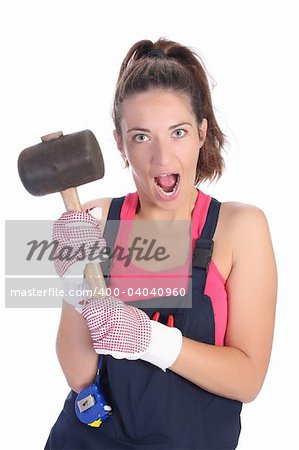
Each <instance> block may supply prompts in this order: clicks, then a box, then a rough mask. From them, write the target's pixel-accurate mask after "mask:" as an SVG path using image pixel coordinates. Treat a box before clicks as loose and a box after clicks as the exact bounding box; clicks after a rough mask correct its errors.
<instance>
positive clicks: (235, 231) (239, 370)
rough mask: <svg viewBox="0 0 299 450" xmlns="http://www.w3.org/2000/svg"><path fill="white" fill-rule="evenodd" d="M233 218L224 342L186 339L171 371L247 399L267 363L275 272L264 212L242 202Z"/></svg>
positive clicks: (217, 391) (259, 382)
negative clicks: (222, 343) (214, 342)
mask: <svg viewBox="0 0 299 450" xmlns="http://www.w3.org/2000/svg"><path fill="white" fill-rule="evenodd" d="M231 218H232V220H231V223H230V227H229V228H230V229H231V236H232V267H231V271H230V273H229V276H228V279H227V283H226V288H227V292H228V302H229V318H228V327H227V333H226V346H224V347H216V346H213V345H208V344H203V343H200V342H196V341H193V340H191V339H187V338H184V339H183V347H182V350H181V352H180V354H179V357H178V358H177V360H176V361H175V363H174V364H173V365H172V367H171V370H173V371H174V372H176V373H177V374H179V375H181V376H182V377H184V378H187V379H188V380H190V381H192V382H193V383H195V384H196V385H198V386H200V387H202V388H204V389H205V390H207V391H210V392H213V393H215V394H217V395H221V396H224V397H228V398H233V399H236V400H240V401H243V402H249V401H252V400H253V399H254V398H255V397H256V395H257V394H258V392H259V390H260V388H261V386H262V384H263V381H264V378H265V375H266V371H267V367H268V364H269V359H270V353H271V346H272V339H273V327H274V316H275V303H276V291H277V275H276V266H275V259H274V255H273V249H272V244H271V238H270V233H269V229H268V224H267V220H266V218H265V215H264V214H263V212H262V211H260V210H259V209H257V208H255V207H251V206H246V205H243V206H241V207H232V214H231Z"/></svg>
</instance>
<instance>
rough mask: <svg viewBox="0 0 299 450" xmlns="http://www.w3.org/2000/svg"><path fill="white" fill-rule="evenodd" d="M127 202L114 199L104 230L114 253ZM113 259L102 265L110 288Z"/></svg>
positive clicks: (107, 242)
mask: <svg viewBox="0 0 299 450" xmlns="http://www.w3.org/2000/svg"><path fill="white" fill-rule="evenodd" d="M124 200H125V196H124V197H117V198H113V199H112V201H111V203H110V207H109V212H108V216H107V222H106V226H105V229H104V233H103V237H104V239H105V241H106V246H107V248H108V249H109V250H111V251H113V248H114V243H115V240H116V236H117V231H118V227H119V221H120V212H121V208H122V205H123V202H124ZM111 263H112V261H111V259H108V260H107V261H105V262H102V263H101V267H102V272H103V275H104V278H105V281H106V284H107V286H108V284H109V272H110V268H111Z"/></svg>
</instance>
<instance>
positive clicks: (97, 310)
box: [81, 296, 151, 359]
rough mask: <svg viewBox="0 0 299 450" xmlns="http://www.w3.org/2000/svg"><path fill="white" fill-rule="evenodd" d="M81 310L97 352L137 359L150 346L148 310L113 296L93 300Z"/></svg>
mask: <svg viewBox="0 0 299 450" xmlns="http://www.w3.org/2000/svg"><path fill="white" fill-rule="evenodd" d="M81 314H82V317H84V319H85V320H86V323H87V326H88V329H89V332H90V335H91V338H92V341H93V348H94V349H95V351H96V352H97V353H101V354H104V355H107V354H109V355H112V356H114V357H115V358H118V359H119V358H131V359H138V358H139V357H140V356H141V355H142V354H143V353H144V352H145V350H146V349H147V347H148V346H149V343H150V339H151V323H150V322H151V321H150V319H149V317H148V316H147V314H145V313H144V312H143V311H142V310H140V309H138V308H135V307H133V306H127V305H125V304H124V303H123V302H122V301H121V300H119V299H117V298H115V297H113V296H110V297H102V298H100V299H92V300H90V301H89V303H88V306H85V307H84V308H83V309H82V312H81Z"/></svg>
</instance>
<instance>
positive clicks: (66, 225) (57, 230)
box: [53, 211, 106, 277]
mask: <svg viewBox="0 0 299 450" xmlns="http://www.w3.org/2000/svg"><path fill="white" fill-rule="evenodd" d="M53 241H57V242H58V246H57V249H56V252H55V255H57V256H58V255H60V257H59V258H57V259H55V260H54V265H55V270H56V272H57V273H58V275H59V276H60V277H63V275H64V274H65V273H66V272H67V271H68V270H69V268H70V267H71V266H72V265H73V264H74V263H77V262H79V261H80V262H81V263H82V261H84V260H86V258H87V257H88V253H89V251H90V249H91V248H92V247H93V245H94V244H95V243H97V248H98V249H100V248H102V247H105V246H106V241H105V239H103V237H102V230H101V221H100V220H98V219H96V218H95V217H93V216H92V215H91V214H89V213H88V212H86V211H68V212H65V213H63V214H62V216H61V217H60V218H59V219H58V220H57V221H56V222H55V223H54V226H53ZM68 248H69V249H70V250H71V255H73V256H71V257H70V258H69V257H68V255H67V253H68ZM83 250H84V252H85V254H84V253H83ZM87 262H90V261H88V260H86V261H85V263H87ZM82 276H83V273H82Z"/></svg>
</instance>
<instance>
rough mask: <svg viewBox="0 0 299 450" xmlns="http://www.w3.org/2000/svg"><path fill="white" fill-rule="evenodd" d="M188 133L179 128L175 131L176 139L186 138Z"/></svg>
mask: <svg viewBox="0 0 299 450" xmlns="http://www.w3.org/2000/svg"><path fill="white" fill-rule="evenodd" d="M186 133H187V131H186V130H183V128H178V129H177V130H175V131H174V135H175V137H179V138H181V137H183V136H185V134H186Z"/></svg>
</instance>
